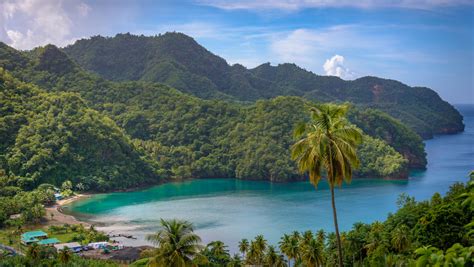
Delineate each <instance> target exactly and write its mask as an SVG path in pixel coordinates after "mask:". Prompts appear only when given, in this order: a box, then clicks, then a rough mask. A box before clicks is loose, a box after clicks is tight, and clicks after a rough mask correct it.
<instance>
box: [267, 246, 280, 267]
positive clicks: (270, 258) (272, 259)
mask: <svg viewBox="0 0 474 267" xmlns="http://www.w3.org/2000/svg"><path fill="white" fill-rule="evenodd" d="M279 257H280V256H278V254H277V252H276V249H275V247H274V246H268V249H267V253H266V254H265V266H270V267H273V266H275V264H276V263H277V262H278V258H279Z"/></svg>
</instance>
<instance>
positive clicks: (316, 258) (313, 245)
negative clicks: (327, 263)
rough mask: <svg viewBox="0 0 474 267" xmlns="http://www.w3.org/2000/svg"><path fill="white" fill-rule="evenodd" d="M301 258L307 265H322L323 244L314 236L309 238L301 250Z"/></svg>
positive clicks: (314, 266) (309, 266)
mask: <svg viewBox="0 0 474 267" xmlns="http://www.w3.org/2000/svg"><path fill="white" fill-rule="evenodd" d="M301 260H302V261H303V263H304V265H305V266H307V267H317V266H322V265H323V246H322V245H321V244H320V243H319V242H318V241H317V240H316V239H314V238H311V239H310V240H309V241H308V242H307V243H306V244H305V245H304V246H303V249H302V252H301Z"/></svg>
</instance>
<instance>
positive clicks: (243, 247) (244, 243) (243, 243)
mask: <svg viewBox="0 0 474 267" xmlns="http://www.w3.org/2000/svg"><path fill="white" fill-rule="evenodd" d="M248 250H249V241H248V240H247V239H246V238H244V239H242V240H240V242H239V251H240V253H242V255H243V257H244V258H245V254H246V253H247V251H248Z"/></svg>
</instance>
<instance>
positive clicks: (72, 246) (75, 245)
mask: <svg viewBox="0 0 474 267" xmlns="http://www.w3.org/2000/svg"><path fill="white" fill-rule="evenodd" d="M54 247H55V248H56V249H58V250H60V249H64V248H65V247H68V248H76V247H82V246H81V244H79V243H78V242H70V243H61V244H56V245H54Z"/></svg>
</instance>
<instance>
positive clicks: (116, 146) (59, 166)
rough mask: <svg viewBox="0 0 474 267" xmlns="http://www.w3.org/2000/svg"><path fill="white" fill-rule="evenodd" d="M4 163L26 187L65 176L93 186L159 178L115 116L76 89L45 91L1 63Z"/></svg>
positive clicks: (106, 187) (1, 166) (119, 186)
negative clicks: (87, 101) (89, 103)
mask: <svg viewBox="0 0 474 267" xmlns="http://www.w3.org/2000/svg"><path fill="white" fill-rule="evenodd" d="M0 89H1V90H0V139H1V140H2V144H1V146H0V159H1V161H0V169H3V170H4V171H3V172H2V173H6V174H8V175H9V176H10V178H11V180H12V181H11V183H13V184H12V185H16V186H20V187H22V188H24V189H31V188H35V187H36V186H38V185H39V184H42V183H51V184H56V185H59V184H61V183H62V182H63V181H65V180H71V181H73V182H74V183H75V184H77V183H83V184H84V185H85V186H86V187H87V188H89V189H90V190H98V191H104V190H110V189H125V188H129V187H134V186H138V185H143V184H147V183H157V182H158V181H159V176H158V175H157V173H156V172H155V169H154V168H153V167H152V166H151V165H150V164H149V163H148V162H147V161H146V160H144V158H145V156H144V154H140V153H138V152H137V151H136V149H135V148H134V147H133V145H132V143H131V141H130V139H129V138H128V137H127V135H125V134H124V133H123V131H122V130H121V129H120V128H119V127H117V125H116V124H115V122H114V121H112V120H111V119H109V118H107V117H106V116H104V115H103V114H101V113H99V112H97V111H95V110H93V109H91V108H89V107H87V105H86V104H85V102H84V101H83V100H82V99H81V98H80V96H79V95H77V94H74V93H66V92H64V93H54V94H51V93H46V92H44V91H42V90H41V89H39V88H37V87H35V86H33V85H31V84H27V83H22V82H20V81H18V80H16V79H14V78H13V77H12V76H11V75H9V74H8V73H7V72H5V71H4V70H3V69H1V68H0Z"/></svg>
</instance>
